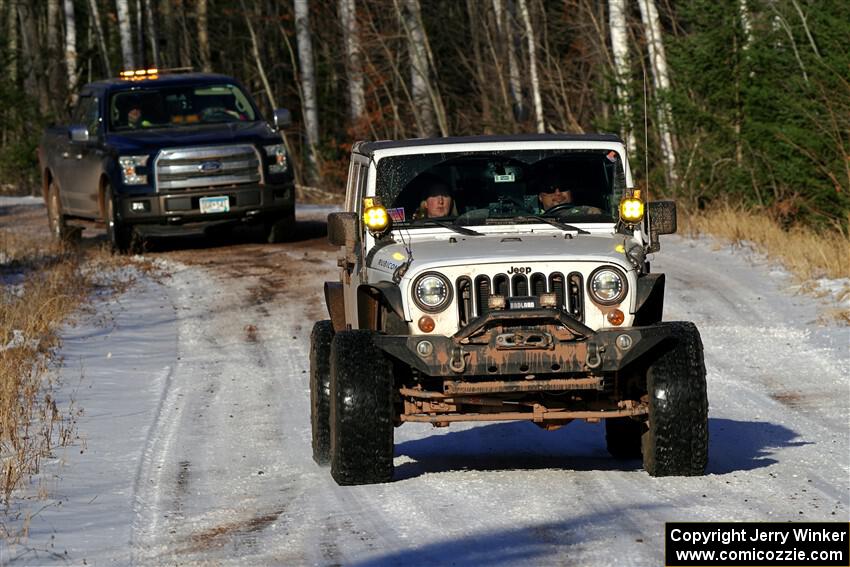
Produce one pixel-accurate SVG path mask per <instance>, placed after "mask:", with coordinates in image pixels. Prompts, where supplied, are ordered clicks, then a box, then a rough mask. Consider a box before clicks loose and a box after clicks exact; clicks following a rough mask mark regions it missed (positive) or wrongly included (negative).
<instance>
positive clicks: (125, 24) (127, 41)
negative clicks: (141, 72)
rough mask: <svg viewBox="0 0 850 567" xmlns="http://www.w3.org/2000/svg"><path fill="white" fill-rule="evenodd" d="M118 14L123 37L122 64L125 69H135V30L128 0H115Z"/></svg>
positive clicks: (120, 32)
mask: <svg viewBox="0 0 850 567" xmlns="http://www.w3.org/2000/svg"><path fill="white" fill-rule="evenodd" d="M115 8H116V10H117V12H118V34H119V35H120V36H121V63H122V64H123V65H124V69H125V70H126V69H135V68H136V58H135V56H134V54H133V30H132V28H131V25H130V7H129V5H128V4H127V0H115Z"/></svg>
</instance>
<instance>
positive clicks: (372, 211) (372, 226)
mask: <svg viewBox="0 0 850 567" xmlns="http://www.w3.org/2000/svg"><path fill="white" fill-rule="evenodd" d="M363 224H365V225H366V228H368V229H369V231H370V232H372V233H373V234H376V233H382V232H384V231H386V230H387V228H389V226H390V215H389V214H387V209H385V208H384V207H383V206H382V205H381V204H380V203H378V202H377V201H376V200H375V199H373V198H372V197H367V198H365V199H363Z"/></svg>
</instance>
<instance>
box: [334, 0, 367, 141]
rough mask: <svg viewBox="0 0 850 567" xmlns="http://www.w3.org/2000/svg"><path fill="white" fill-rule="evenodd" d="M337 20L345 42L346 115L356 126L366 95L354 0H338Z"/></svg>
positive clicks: (361, 113)
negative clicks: (340, 25)
mask: <svg viewBox="0 0 850 567" xmlns="http://www.w3.org/2000/svg"><path fill="white" fill-rule="evenodd" d="M339 19H340V23H341V24H342V35H343V41H344V42H345V55H346V58H345V71H346V74H347V75H348V115H349V118H350V120H351V123H352V124H357V122H358V121H359V120H360V118H361V116H362V115H363V113H364V112H365V111H366V95H365V92H364V89H363V63H362V61H361V54H360V36H359V33H358V32H359V30H358V25H357V6H356V3H355V0H339Z"/></svg>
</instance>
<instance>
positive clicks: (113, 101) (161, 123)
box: [109, 84, 257, 131]
mask: <svg viewBox="0 0 850 567" xmlns="http://www.w3.org/2000/svg"><path fill="white" fill-rule="evenodd" d="M253 120H257V113H256V110H255V109H254V105H253V104H251V102H250V100H249V99H248V97H247V96H245V93H243V92H242V90H241V89H239V87H237V86H236V85H232V84H221V85H195V86H191V85H186V86H177V87H161V88H144V89H135V90H127V91H119V92H116V93H113V94H112V95H111V97H110V99H109V127H110V129H111V130H113V131H126V130H134V129H139V128H171V127H181V126H197V125H202V124H218V123H222V122H248V121H253Z"/></svg>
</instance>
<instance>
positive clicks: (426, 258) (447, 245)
mask: <svg viewBox="0 0 850 567" xmlns="http://www.w3.org/2000/svg"><path fill="white" fill-rule="evenodd" d="M627 240H628V237H626V236H623V235H622V234H579V235H573V236H572V238H570V236H569V235H567V236H565V235H564V233H561V232H549V233H542V234H541V233H536V234H527V233H526V234H515V235H513V234H512V235H506V234H504V233H502V234H496V235H489V234H488V235H485V236H467V237H465V236H460V235H454V236H448V235H440V236H435V237H434V239H432V240H417V241H415V242H413V243H412V244H411V245H410V248H411V251H412V256H413V262H412V263H411V264H410V268H409V270H408V272H407V273H408V275H414V274H416V273H419V272H421V271H423V270H430V269H440V268H443V267H450V266H463V265H482V264H504V263H510V262H514V261H515V262H517V263H518V264H528V263H537V262H564V261H573V262H576V261H577V262H597V263H604V262H607V263H611V264H615V265H618V266H620V267H622V268H623V269H624V270H626V271H628V270H630V269H631V265H630V263H629V262H628V260H627V259H626V257H625V255H624V253H623V246H624V241H627ZM369 256H370V257H369V259H368V265H369V267H370V268H373V269H375V270H379V271H382V272H387V273H393V271H394V270H395V269H396V268H397V267H398V266H399V265H401V264H403V263H404V262H405V260H407V258H408V255H407V252H406V251H405V247H404V246H403V245H402V244H400V243H393V244H389V245H385V246H382V247H381V246H379V247H376V248H373V251H372V253H371V254H370V255H369Z"/></svg>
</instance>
